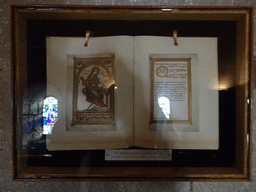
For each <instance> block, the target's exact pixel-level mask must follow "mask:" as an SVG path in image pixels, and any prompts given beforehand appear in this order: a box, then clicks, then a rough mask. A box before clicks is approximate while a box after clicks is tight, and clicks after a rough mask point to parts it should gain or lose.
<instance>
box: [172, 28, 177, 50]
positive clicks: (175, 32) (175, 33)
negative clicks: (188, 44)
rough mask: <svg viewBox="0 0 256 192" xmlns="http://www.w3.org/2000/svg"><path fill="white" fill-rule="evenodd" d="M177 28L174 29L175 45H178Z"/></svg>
mask: <svg viewBox="0 0 256 192" xmlns="http://www.w3.org/2000/svg"><path fill="white" fill-rule="evenodd" d="M177 36H178V35H177V30H173V40H174V45H175V46H177V45H178V43H177Z"/></svg>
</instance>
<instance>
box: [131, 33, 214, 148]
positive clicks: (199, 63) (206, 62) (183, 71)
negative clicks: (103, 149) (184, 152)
mask: <svg viewBox="0 0 256 192" xmlns="http://www.w3.org/2000/svg"><path fill="white" fill-rule="evenodd" d="M217 58H218V57H217V38H184V37H183V38H178V45H174V40H173V38H172V37H157V36H137V37H135V38H134V145H135V146H137V147H145V148H159V149H218V148H219V105H218V104H219V99H218V97H219V96H218V61H217Z"/></svg>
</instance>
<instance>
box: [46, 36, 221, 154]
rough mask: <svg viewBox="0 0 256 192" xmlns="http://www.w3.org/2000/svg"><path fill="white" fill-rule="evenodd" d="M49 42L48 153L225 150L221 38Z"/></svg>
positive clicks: (49, 39)
mask: <svg viewBox="0 0 256 192" xmlns="http://www.w3.org/2000/svg"><path fill="white" fill-rule="evenodd" d="M84 42H85V38H73V37H47V39H46V43H47V47H46V48H47V96H53V97H55V98H56V99H57V100H58V117H57V121H56V122H55V124H54V126H53V129H52V133H51V134H49V135H47V148H48V150H86V149H117V148H129V147H132V146H136V147H144V148H154V149H218V146H219V118H218V116H219V112H218V111H219V110H218V62H217V38H178V46H175V45H174V41H173V38H172V37H157V36H135V37H132V36H113V37H99V38H98V37H95V38H91V39H90V41H89V43H88V46H87V47H84Z"/></svg>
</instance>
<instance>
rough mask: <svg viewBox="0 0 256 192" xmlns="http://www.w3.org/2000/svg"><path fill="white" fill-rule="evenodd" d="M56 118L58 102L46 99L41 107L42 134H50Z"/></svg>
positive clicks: (49, 98)
mask: <svg viewBox="0 0 256 192" xmlns="http://www.w3.org/2000/svg"><path fill="white" fill-rule="evenodd" d="M57 117H58V100H57V99H55V98H54V97H47V98H45V100H44V106H43V134H52V128H53V126H54V124H55V123H56V121H57Z"/></svg>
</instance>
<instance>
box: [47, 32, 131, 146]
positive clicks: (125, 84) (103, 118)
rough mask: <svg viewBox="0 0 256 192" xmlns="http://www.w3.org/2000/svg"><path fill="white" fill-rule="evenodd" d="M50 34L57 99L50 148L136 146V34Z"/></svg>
mask: <svg viewBox="0 0 256 192" xmlns="http://www.w3.org/2000/svg"><path fill="white" fill-rule="evenodd" d="M84 43H85V38H79V37H77V38H74V37H47V38H46V49H47V97H55V98H56V99H57V100H58V117H57V118H56V119H57V121H56V122H55V124H54V126H53V128H52V131H51V134H48V135H47V149H48V150H86V149H114V148H128V147H130V146H133V107H132V106H133V105H132V103H133V37H130V36H114V37H100V38H97V37H94V38H90V40H89V43H88V46H87V47H85V46H84Z"/></svg>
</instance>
